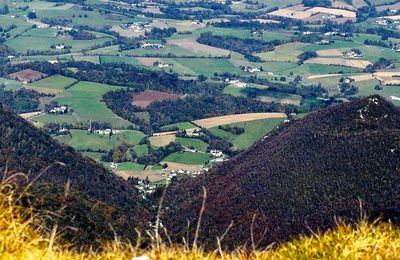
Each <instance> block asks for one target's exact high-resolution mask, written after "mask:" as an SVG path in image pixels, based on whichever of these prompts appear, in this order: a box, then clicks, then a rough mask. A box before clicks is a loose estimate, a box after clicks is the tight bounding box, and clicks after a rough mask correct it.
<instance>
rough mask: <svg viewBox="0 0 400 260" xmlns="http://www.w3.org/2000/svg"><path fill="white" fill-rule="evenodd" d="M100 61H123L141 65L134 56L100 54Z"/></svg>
mask: <svg viewBox="0 0 400 260" xmlns="http://www.w3.org/2000/svg"><path fill="white" fill-rule="evenodd" d="M100 63H125V64H130V65H135V66H143V65H142V64H141V63H140V62H139V61H138V60H137V59H135V58H134V57H124V56H122V57H120V56H103V55H101V56H100Z"/></svg>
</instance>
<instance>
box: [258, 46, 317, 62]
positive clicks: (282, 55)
mask: <svg viewBox="0 0 400 260" xmlns="http://www.w3.org/2000/svg"><path fill="white" fill-rule="evenodd" d="M306 46H309V44H308V43H300V42H291V43H286V44H282V45H279V46H276V47H275V49H274V50H273V51H267V52H261V53H257V56H259V57H260V58H261V59H263V60H265V61H285V62H297V61H298V60H299V59H298V58H297V56H299V55H300V54H302V53H303V51H302V50H301V48H303V47H306Z"/></svg>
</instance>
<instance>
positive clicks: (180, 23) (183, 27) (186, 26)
mask: <svg viewBox="0 0 400 260" xmlns="http://www.w3.org/2000/svg"><path fill="white" fill-rule="evenodd" d="M150 25H151V26H152V27H158V28H161V29H165V28H170V27H175V28H176V30H177V31H178V32H182V31H193V30H197V29H200V28H204V27H206V24H204V23H201V24H195V23H192V21H190V20H173V19H171V20H167V19H164V20H161V19H160V20H154V21H153V22H152V23H151V24H150Z"/></svg>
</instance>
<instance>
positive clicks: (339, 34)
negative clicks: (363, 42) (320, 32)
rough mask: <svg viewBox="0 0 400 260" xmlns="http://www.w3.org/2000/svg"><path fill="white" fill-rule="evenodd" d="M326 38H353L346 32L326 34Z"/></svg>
mask: <svg viewBox="0 0 400 260" xmlns="http://www.w3.org/2000/svg"><path fill="white" fill-rule="evenodd" d="M324 35H325V36H340V37H351V34H350V33H346V32H326V33H324Z"/></svg>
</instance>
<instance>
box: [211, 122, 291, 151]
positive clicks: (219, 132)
mask: <svg viewBox="0 0 400 260" xmlns="http://www.w3.org/2000/svg"><path fill="white" fill-rule="evenodd" d="M283 120H285V118H273V119H262V120H255V121H250V122H243V123H236V124H229V126H231V127H239V128H243V129H244V133H242V134H240V135H235V134H232V133H230V132H227V131H225V130H223V129H219V128H218V127H213V128H210V129H209V130H210V131H211V133H213V134H214V135H216V136H218V137H221V138H225V139H227V140H229V141H231V142H232V143H233V146H234V147H233V148H234V149H247V148H249V147H250V146H251V145H253V144H254V143H255V142H256V141H258V140H260V139H261V138H262V137H263V136H265V135H266V134H268V133H269V132H271V131H272V130H273V129H275V128H276V127H277V126H278V125H279V124H280V123H282V122H283Z"/></svg>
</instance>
